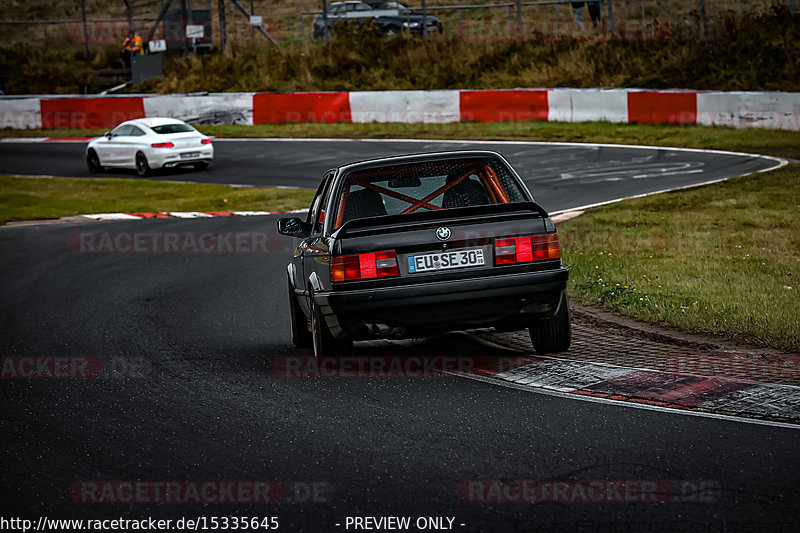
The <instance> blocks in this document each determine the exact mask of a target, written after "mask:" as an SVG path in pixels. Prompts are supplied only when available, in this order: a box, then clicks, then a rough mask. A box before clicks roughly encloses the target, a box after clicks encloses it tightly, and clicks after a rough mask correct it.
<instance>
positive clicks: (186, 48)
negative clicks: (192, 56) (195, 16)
mask: <svg viewBox="0 0 800 533" xmlns="http://www.w3.org/2000/svg"><path fill="white" fill-rule="evenodd" d="M187 13H188V12H187V11H186V0H181V26H182V28H181V29H182V30H183V56H184V57H186V56H188V55H189V48H190V47H189V37H188V36H187V35H186V26H187V25H189V24H191V23H192V15H191V14H188V16H187Z"/></svg>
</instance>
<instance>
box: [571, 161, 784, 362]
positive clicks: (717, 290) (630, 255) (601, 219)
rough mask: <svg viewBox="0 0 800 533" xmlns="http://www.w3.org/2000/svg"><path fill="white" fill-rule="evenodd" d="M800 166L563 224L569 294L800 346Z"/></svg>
mask: <svg viewBox="0 0 800 533" xmlns="http://www.w3.org/2000/svg"><path fill="white" fill-rule="evenodd" d="M798 228H800V165H791V166H788V167H784V168H783V169H780V170H777V171H774V172H770V173H768V174H754V175H751V176H747V177H744V178H737V179H732V180H730V181H727V182H724V183H719V184H715V185H709V186H705V187H701V188H697V189H693V190H688V191H680V192H673V193H665V194H659V195H654V196H649V197H645V198H639V199H633V200H626V201H623V202H619V203H616V204H613V205H610V206H606V207H601V208H597V209H592V210H591V211H588V212H587V213H585V214H584V215H582V216H580V217H578V218H575V219H572V220H569V221H566V222H564V223H563V224H560V225H559V235H560V238H561V241H562V248H563V257H564V263H565V264H566V265H567V266H569V268H570V271H571V273H570V284H569V286H570V296H571V297H572V298H573V299H575V300H577V301H580V302H582V303H584V304H588V305H595V306H601V307H604V308H606V309H610V310H615V311H618V312H620V313H622V314H625V315H628V316H630V317H633V318H636V319H640V320H645V321H648V322H655V323H663V324H666V325H669V326H673V327H677V328H680V329H682V330H685V331H692V332H702V333H710V334H717V335H725V336H728V337H732V338H734V339H737V340H740V341H745V342H751V343H755V344H758V345H763V346H770V347H775V348H782V349H787V350H793V351H798V350H800V283H798V278H799V277H800V229H798Z"/></svg>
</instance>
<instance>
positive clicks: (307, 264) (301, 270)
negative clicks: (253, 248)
mask: <svg viewBox="0 0 800 533" xmlns="http://www.w3.org/2000/svg"><path fill="white" fill-rule="evenodd" d="M333 174H334V173H333V172H329V173H327V174H326V175H325V177H324V178H323V180H322V183H320V186H319V188H318V189H317V192H316V194H315V195H314V200H313V201H312V202H311V209H309V212H308V217H307V218H306V223H307V224H309V225H310V228H311V230H310V233H309V235H308V237H306V238H305V239H303V240H302V241H300V244H299V245H298V246H297V250H295V254H294V258H293V263H294V265H295V272H297V273H298V274H300V280H298V282H297V283H298V286H297V288H298V289H299V288H303V289H305V288H306V287H307V286H308V285H309V284H311V285H312V286H315V287H326V286H327V285H328V279H327V278H326V277H325V276H329V274H328V263H327V261H328V260H329V257H328V255H329V252H330V247H329V244H328V239H327V238H324V237H323V236H322V227H323V223H324V221H325V205H326V204H327V199H328V195H329V194H330V188H331V187H330V185H331V182H332V178H333ZM300 282H302V283H303V285H302V286H300V285H299V283H300ZM308 310H309V302H308V301H306V311H308Z"/></svg>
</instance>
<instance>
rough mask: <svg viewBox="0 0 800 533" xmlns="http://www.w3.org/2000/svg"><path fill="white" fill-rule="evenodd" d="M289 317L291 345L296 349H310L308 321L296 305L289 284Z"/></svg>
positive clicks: (310, 340)
mask: <svg viewBox="0 0 800 533" xmlns="http://www.w3.org/2000/svg"><path fill="white" fill-rule="evenodd" d="M288 285H289V316H290V319H291V326H292V343H293V344H294V345H295V346H297V347H298V348H311V347H312V346H313V340H312V338H311V332H310V331H309V330H308V320H306V316H305V315H304V314H303V311H302V310H301V309H300V306H298V305H297V298H295V295H294V289H293V288H292V284H291V283H289V284H288Z"/></svg>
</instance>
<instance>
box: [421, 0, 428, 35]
mask: <svg viewBox="0 0 800 533" xmlns="http://www.w3.org/2000/svg"><path fill="white" fill-rule="evenodd" d="M422 38H423V39H427V38H428V8H427V7H426V5H425V0H422Z"/></svg>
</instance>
